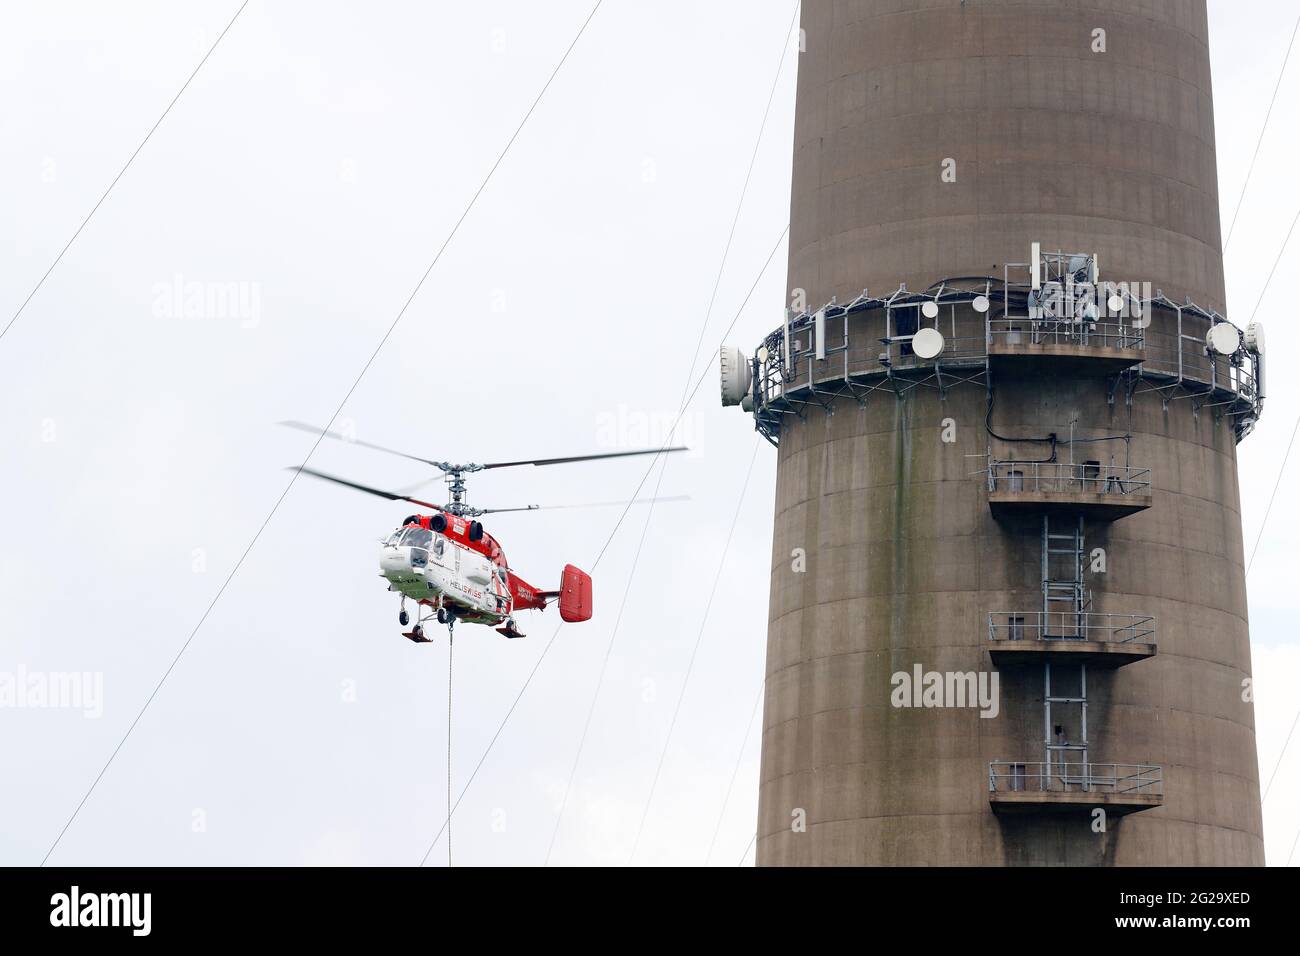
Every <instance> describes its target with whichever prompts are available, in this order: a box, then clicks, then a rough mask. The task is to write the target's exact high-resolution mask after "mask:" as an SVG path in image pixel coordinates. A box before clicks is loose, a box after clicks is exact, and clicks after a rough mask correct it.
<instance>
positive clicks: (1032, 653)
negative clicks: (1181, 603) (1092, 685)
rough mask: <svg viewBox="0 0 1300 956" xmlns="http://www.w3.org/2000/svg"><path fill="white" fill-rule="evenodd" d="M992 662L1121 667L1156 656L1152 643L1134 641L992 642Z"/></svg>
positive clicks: (990, 653) (990, 652)
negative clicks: (1045, 661) (1047, 661)
mask: <svg viewBox="0 0 1300 956" xmlns="http://www.w3.org/2000/svg"><path fill="white" fill-rule="evenodd" d="M989 656H990V657H991V658H993V663H994V664H1035V663H1041V662H1042V661H1043V660H1051V661H1052V662H1053V663H1058V664H1060V663H1064V664H1087V665H1088V666H1089V667H1106V668H1113V667H1123V666H1124V665H1125V664H1136V663H1137V662H1138V661H1144V660H1146V659H1147V658H1149V657H1155V656H1156V646H1155V645H1154V644H1140V643H1138V642H1137V641H1123V642H1118V641H1078V640H1060V641H1052V640H1047V641H1036V640H1027V641H994V642H992V643H991V644H990V645H989Z"/></svg>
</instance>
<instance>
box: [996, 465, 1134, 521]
mask: <svg viewBox="0 0 1300 956" xmlns="http://www.w3.org/2000/svg"><path fill="white" fill-rule="evenodd" d="M988 496H989V510H990V511H992V512H993V516H994V517H995V518H999V517H1013V516H1017V515H1031V516H1032V515H1041V514H1044V513H1068V514H1074V515H1077V514H1082V515H1084V516H1085V517H1087V518H1093V519H1095V520H1099V521H1113V520H1115V519H1117V518H1123V517H1125V516H1126V515H1131V514H1136V513H1137V512H1139V511H1144V510H1145V509H1147V508H1150V507H1151V471H1150V469H1146V468H1131V467H1128V466H1119V465H1109V464H1102V463H1101V462H1064V461H997V460H992V459H990V461H989V464H988Z"/></svg>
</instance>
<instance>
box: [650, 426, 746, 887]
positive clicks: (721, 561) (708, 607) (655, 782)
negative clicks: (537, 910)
mask: <svg viewBox="0 0 1300 956" xmlns="http://www.w3.org/2000/svg"><path fill="white" fill-rule="evenodd" d="M759 442H760V439H758V438H755V439H754V452H753V454H752V455H750V456H749V467H748V468H747V469H745V481H744V484H742V485H741V486H740V496H739V497H738V498H737V499H736V513H735V514H734V515H732V517H731V527H730V528H728V529H727V540H726V543H725V544H723V546H722V554H721V555H720V557H719V558H718V572H717V574H715V575H714V576H713V586H712V587H711V588H710V589H709V600H708V602H707V603H706V604H705V605H704V614H703V615H702V616H701V617H700V629H699V631H698V632H697V633H696V635H695V645H694V646H693V647H692V648H691V657H690V660H689V661H688V662H687V664H686V676H685V677H683V678H682V686H681V687H680V688H679V689H678V691H677V702H676V704H674V705H673V716H672V719H671V720H670V721H669V722H668V735H667V736H666V737H664V746H663V750H661V751H660V752H659V762H658V764H656V765H655V775H654V778H653V779H652V780H651V781H650V793H649V794H648V795H647V796H646V800H645V806H644V807H643V808H642V810H641V822H640V823H639V824H637V828H636V839H635V840H633V842H632V853H631V855H630V856H629V857H628V863H629V864H630V863H631V862H632V861H633V860H634V859H636V851H637V847H639V846H640V845H641V834H642V833H643V832H644V831H645V821H646V817H648V816H649V815H650V805H651V804H652V803H654V798H655V790H656V789H657V788H658V786H659V776H660V774H661V773H662V772H663V769H664V759H665V758H666V757H667V756H668V748H669V747H670V746H671V745H672V741H673V731H674V730H675V729H676V727H677V717H678V715H679V714H680V713H681V710H682V701H683V700H684V699H685V698H686V686H687V685H688V684H689V683H690V681H691V672H692V671H693V670H694V669H695V658H696V655H698V654H699V651H700V643H701V641H702V640H703V639H704V629H705V627H706V626H707V625H708V623H709V612H710V611H712V610H713V599H714V597H716V596H717V593H718V584H719V583H720V582H721V581H722V571H723V569H724V568H725V567H726V566H727V552H728V551H730V550H731V539H732V537H733V536H734V535H735V533H736V525H737V524H738V523H739V521H740V512H741V509H742V508H743V507H744V504H745V492H746V491H748V490H749V479H750V476H751V475H753V473H754V462H755V461H756V460H757V459H758V448H759Z"/></svg>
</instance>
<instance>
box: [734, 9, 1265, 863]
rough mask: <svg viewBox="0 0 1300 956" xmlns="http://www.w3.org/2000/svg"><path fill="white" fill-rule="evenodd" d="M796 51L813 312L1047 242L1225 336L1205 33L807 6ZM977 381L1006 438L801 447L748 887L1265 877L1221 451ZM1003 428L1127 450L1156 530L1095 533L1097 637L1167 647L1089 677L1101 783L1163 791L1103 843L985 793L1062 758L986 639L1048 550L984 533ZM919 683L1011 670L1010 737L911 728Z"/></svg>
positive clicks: (1142, 412)
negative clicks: (1201, 871)
mask: <svg viewBox="0 0 1300 956" xmlns="http://www.w3.org/2000/svg"><path fill="white" fill-rule="evenodd" d="M802 28H803V29H804V31H805V32H806V52H804V53H803V54H802V56H801V59H800V71H799V80H798V93H797V97H798V99H797V115H796V133H795V153H794V174H793V189H792V200H791V233H790V235H791V245H790V260H789V287H790V289H791V290H800V289H801V290H804V295H805V296H806V301H807V302H808V304H809V306H810V307H812V308H815V307H816V306H817V305H818V304H819V303H822V302H824V301H827V300H829V299H830V298H831V297H832V296H837V297H838V298H839V301H841V302H844V301H848V300H851V299H852V298H853V297H854V296H856V295H858V294H859V293H860V292H861V291H862V290H863V289H864V288H869V289H870V291H871V292H872V294H875V295H887V294H889V293H890V292H892V291H893V290H894V289H895V288H897V287H898V285H899V283H906V284H907V287H908V289H909V290H911V291H914V292H917V291H921V290H923V289H925V288H926V287H928V286H930V285H931V284H932V283H936V282H938V281H939V280H942V279H945V278H947V277H955V276H985V275H994V276H1001V275H1002V267H1003V264H1004V263H1007V262H1025V261H1026V259H1027V257H1028V253H1029V244H1030V242H1031V241H1035V240H1036V241H1040V242H1042V243H1043V246H1044V249H1048V248H1050V249H1052V250H1055V249H1057V248H1060V249H1065V250H1072V251H1078V252H1088V253H1096V254H1097V256H1098V262H1099V264H1100V266H1101V269H1102V270H1103V272H1104V273H1106V274H1108V275H1110V276H1111V277H1112V278H1116V279H1121V278H1122V279H1132V280H1143V281H1150V282H1151V283H1152V285H1153V287H1154V288H1155V289H1159V290H1162V291H1163V292H1164V293H1166V294H1167V295H1168V296H1169V297H1170V298H1172V299H1175V300H1176V301H1178V302H1182V301H1183V298H1184V297H1189V298H1190V299H1192V300H1194V301H1196V302H1197V303H1199V304H1200V305H1202V306H1204V307H1206V308H1207V309H1213V310H1218V311H1220V312H1222V311H1223V310H1224V302H1223V270H1222V259H1221V253H1220V241H1219V218H1218V198H1217V185H1216V172H1215V155H1214V125H1213V105H1212V97H1211V86H1210V69H1209V55H1208V46H1207V30H1206V14H1205V8H1204V4H1203V3H1200V2H1185V0H1147V2H1144V3H1141V4H1134V3H1123V2H1118V0H1116V2H1112V3H1102V2H1095V0H1094V2H1087V0H1080V2H1072V3H1058V2H1037V0H1027V2H995V0H978V2H967V3H961V2H959V0H835V2H831V0H805V3H804V6H803V17H802ZM1098 29H1101V30H1104V31H1105V52H1104V53H1101V52H1094V51H1093V46H1094V40H1095V34H1094V31H1095V30H1098ZM945 160H953V161H955V180H953V181H946V178H945V177H944V176H943V175H942V173H943V172H944V170H945V169H951V168H952V167H951V166H950V165H946V164H945ZM947 178H951V177H947ZM1156 321H1157V323H1159V322H1160V321H1161V320H1160V319H1159V318H1158V319H1157V320H1156ZM1150 331H1151V334H1152V335H1161V334H1163V335H1169V334H1170V330H1169V329H1160V328H1156V327H1153V328H1152V329H1151V330H1150ZM990 381H991V384H992V393H993V394H992V398H993V401H994V404H993V410H992V412H991V414H990V412H989V402H990V395H989V394H987V393H986V389H985V387H984V386H983V385H982V384H981V385H973V384H966V385H960V386H957V387H954V388H951V389H949V390H948V391H947V392H946V394H945V393H941V392H940V391H939V390H937V389H933V388H916V389H912V390H910V391H906V392H905V393H903V394H901V395H900V396H895V395H893V394H891V393H888V392H884V393H883V394H882V393H881V392H874V393H872V395H871V397H870V398H869V399H867V400H866V401H865V402H864V403H863V404H861V405H860V404H859V403H858V402H856V401H853V400H851V399H846V398H843V397H840V398H836V399H834V400H833V401H831V402H829V403H828V404H829V406H830V413H828V412H827V411H825V410H821V409H810V410H809V411H808V412H807V414H805V415H803V416H802V417H799V416H793V415H791V416H788V417H787V418H786V419H785V420H784V424H783V425H782V429H781V435H780V445H779V450H778V456H779V458H778V462H779V464H778V477H777V489H776V502H775V517H774V540H773V558H772V577H771V597H770V615H769V633H768V646H767V688H766V693H765V701H764V713H763V744H762V767H761V782H760V798H759V824H758V844H757V854H758V856H757V859H758V862H759V864H760V865H781V864H802V865H819V864H828V865H829V864H898V865H915V864H943V863H953V864H973V865H1001V864H1008V865H1015V864H1042V865H1049V864H1075V865H1113V864H1119V865H1125V864H1148V865H1163V864H1168V865H1228V864H1238V865H1240V864H1261V863H1262V862H1263V844H1262V823H1261V813H1260V797H1259V783H1258V768H1257V763H1256V756H1255V734H1254V717H1253V706H1252V704H1251V703H1250V701H1249V695H1248V694H1245V693H1243V691H1244V685H1243V681H1245V680H1246V679H1247V678H1249V675H1250V649H1249V641H1248V633H1247V615H1246V589H1245V575H1244V568H1243V548H1242V535H1241V518H1240V504H1239V491H1238V486H1237V463H1236V440H1237V436H1236V434H1235V433H1234V429H1233V425H1232V422H1231V420H1230V419H1229V418H1228V417H1227V416H1225V415H1223V414H1220V411H1219V410H1216V409H1215V408H1212V407H1197V403H1196V402H1194V401H1192V400H1185V399H1178V400H1172V401H1168V402H1165V401H1164V400H1163V398H1162V397H1161V396H1160V395H1159V394H1156V393H1152V392H1139V393H1137V394H1135V395H1133V396H1132V398H1131V401H1130V400H1128V399H1127V398H1126V396H1125V395H1123V394H1119V395H1118V397H1116V394H1115V391H1114V389H1113V385H1112V383H1111V382H1110V381H1109V380H1108V379H1107V378H1106V377H1105V376H1097V375H1095V374H1088V373H1087V372H1085V371H1079V370H1072V369H1068V368H1066V369H1063V368H1059V367H1055V366H1052V365H1050V364H1047V365H1044V364H1041V363H1040V364H1036V365H1032V366H1028V367H1023V368H1022V370H1021V371H1017V372H1013V373H999V374H996V375H992V376H990ZM986 417H987V418H988V420H989V421H990V422H991V424H992V428H993V430H994V431H995V432H997V433H998V434H999V435H1001V436H1006V437H1032V436H1041V435H1045V434H1047V433H1051V432H1055V433H1058V434H1060V435H1062V436H1063V435H1065V434H1066V433H1067V431H1071V430H1072V432H1073V434H1074V435H1075V437H1076V438H1078V439H1084V438H1104V437H1106V436H1116V435H1121V434H1122V435H1127V436H1129V438H1128V440H1127V441H1126V442H1124V443H1123V444H1124V446H1125V447H1126V448H1127V449H1128V454H1129V455H1131V459H1132V463H1133V464H1137V465H1141V466H1143V467H1146V468H1150V469H1151V480H1152V504H1151V507H1150V508H1148V509H1146V510H1144V511H1141V512H1139V513H1137V514H1133V515H1131V516H1128V517H1124V518H1122V519H1119V520H1105V521H1100V520H1094V519H1093V518H1089V519H1088V520H1087V523H1086V541H1087V547H1088V549H1089V550H1090V551H1091V549H1094V548H1102V549H1104V552H1105V557H1106V570H1105V572H1104V573H1096V572H1091V571H1090V572H1089V575H1088V580H1087V584H1088V587H1089V588H1091V589H1092V592H1093V594H1094V599H1095V602H1096V603H1095V607H1096V609H1098V610H1100V611H1106V612H1112V613H1125V614H1149V615H1153V616H1155V617H1156V618H1157V620H1158V626H1159V632H1158V639H1157V640H1158V652H1157V654H1156V656H1155V657H1154V658H1152V659H1150V660H1145V661H1141V662H1139V663H1136V664H1131V665H1129V666H1125V667H1120V668H1118V669H1114V670H1105V671H1094V670H1092V669H1090V670H1089V674H1088V679H1089V685H1088V738H1089V743H1090V747H1091V751H1090V759H1091V760H1093V761H1098V762H1116V763H1129V764H1153V765H1159V766H1160V767H1161V768H1162V769H1163V777H1164V800H1163V804H1162V805H1161V806H1158V807H1155V808H1153V809H1148V810H1143V811H1142V812H1138V813H1133V814H1131V815H1127V816H1123V817H1118V816H1111V817H1110V818H1108V820H1107V825H1106V829H1105V831H1104V832H1102V833H1098V832H1096V829H1095V827H1093V826H1092V825H1090V824H1091V823H1092V820H1091V818H1090V817H1089V816H1086V815H1085V816H1077V815H1068V814H1065V815H1063V814H1046V813H1027V814H1018V815H1014V816H1008V815H1002V814H995V813H994V812H993V811H992V810H991V808H990V799H989V797H990V795H989V785H988V766H989V762H990V761H994V760H1005V759H1027V760H1041V759H1042V757H1041V756H1040V754H1041V751H1042V747H1043V738H1044V730H1043V716H1042V714H1043V703H1042V702H1043V680H1042V668H1041V667H1039V666H1037V665H1035V664H1024V665H1005V666H1000V667H995V665H994V664H993V663H992V662H991V659H990V656H989V640H988V630H987V621H988V615H989V613H990V612H991V611H995V610H999V609H1006V608H1016V607H1025V606H1027V607H1033V606H1034V604H1035V602H1036V601H1037V600H1038V596H1039V594H1040V577H1041V575H1040V567H1039V561H1040V553H1039V535H1040V531H1041V525H1040V523H1039V522H1038V521H1037V519H1035V518H1033V517H1029V518H1023V519H1014V520H1006V519H995V518H994V516H993V515H992V514H991V512H990V508H989V504H988V500H987V494H986V488H985V483H984V480H983V478H982V469H983V468H984V462H985V455H986V454H987V453H988V451H989V449H990V446H991V444H994V443H996V440H995V439H993V438H992V437H991V436H990V433H989V430H988V429H987V428H986ZM945 438H948V439H951V440H945ZM1103 444H1104V443H1103ZM1100 447H1101V445H1100V444H1099V445H1092V446H1090V445H1077V446H1071V450H1070V453H1071V454H1072V455H1073V454H1075V449H1076V448H1078V449H1085V448H1100ZM1040 450H1042V449H1041V448H1040ZM1113 453H1114V452H1113V450H1108V451H1105V452H1104V454H1107V455H1110V454H1113ZM1089 454H1093V457H1098V455H1099V454H1103V453H1101V452H1098V453H1097V454H1094V453H1092V452H1089ZM1079 457H1080V458H1082V457H1085V456H1084V455H1082V454H1081V455H1080V456H1079ZM800 554H802V555H804V556H806V557H805V558H804V559H803V560H806V570H798V569H797V565H798V561H799V559H798V558H797V555H800ZM917 664H920V665H922V666H923V668H924V669H925V670H927V671H930V670H934V671H940V672H948V671H961V672H992V671H994V670H996V671H997V672H998V677H999V680H1000V691H1001V692H1000V695H999V699H1000V707H999V713H998V715H997V716H996V717H993V718H982V717H980V716H979V712H978V710H977V709H975V708H953V707H944V708H907V707H896V706H893V704H892V702H891V691H892V688H893V685H892V683H891V677H892V675H894V674H895V673H898V672H911V671H912V669H913V668H914V666H915V665H917Z"/></svg>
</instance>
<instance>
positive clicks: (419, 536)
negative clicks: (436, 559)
mask: <svg viewBox="0 0 1300 956" xmlns="http://www.w3.org/2000/svg"><path fill="white" fill-rule="evenodd" d="M432 540H433V532H432V531H430V530H429V529H428V528H407V529H406V534H405V535H403V536H402V544H403V546H405V547H408V548H428V547H429V544H430V542H431V541H432Z"/></svg>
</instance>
